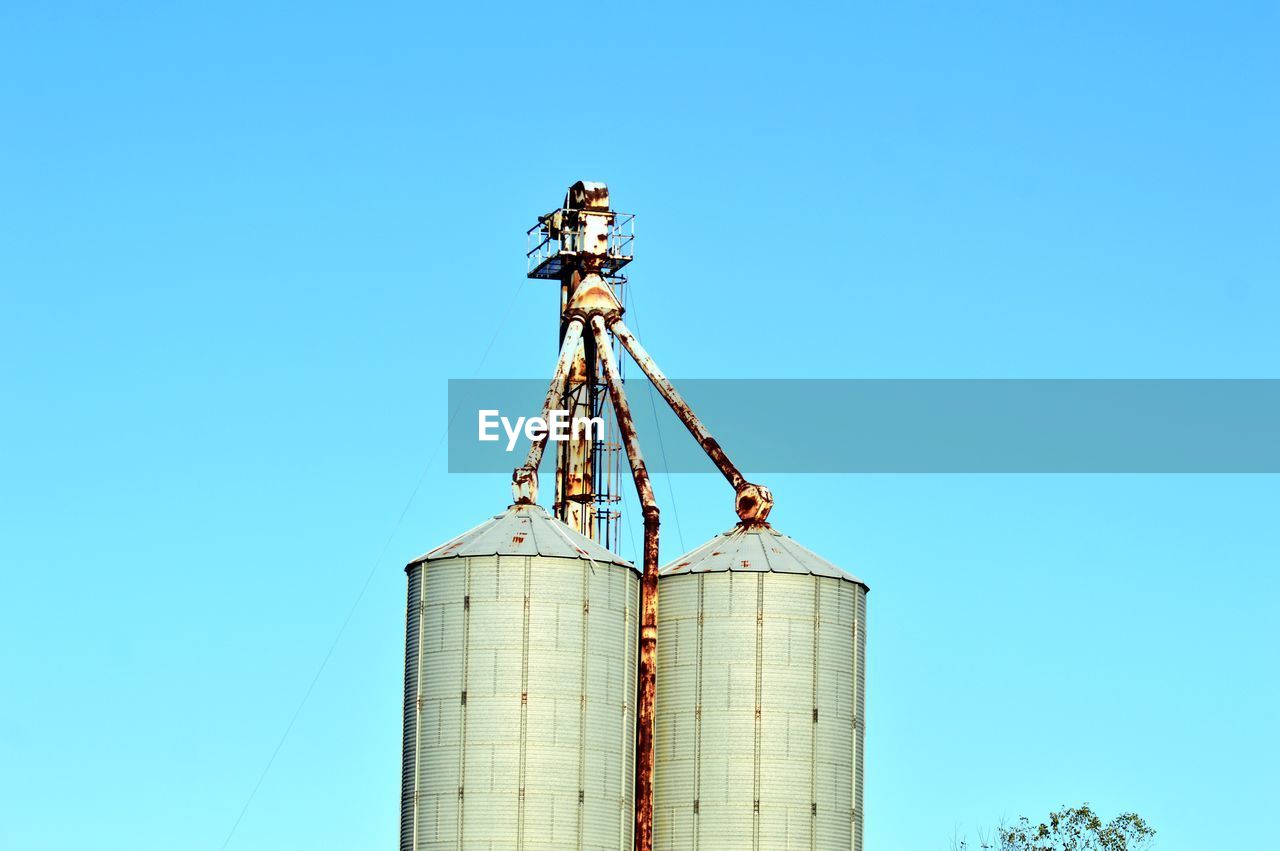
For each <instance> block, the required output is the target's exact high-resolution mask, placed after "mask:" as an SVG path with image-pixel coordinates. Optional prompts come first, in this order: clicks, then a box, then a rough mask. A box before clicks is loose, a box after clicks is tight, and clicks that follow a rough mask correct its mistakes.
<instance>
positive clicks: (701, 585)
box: [692, 573, 707, 851]
mask: <svg viewBox="0 0 1280 851" xmlns="http://www.w3.org/2000/svg"><path fill="white" fill-rule="evenodd" d="M706 582H707V575H706V574H705V573H704V574H702V575H701V576H699V577H698V629H697V636H698V655H697V660H696V662H695V665H696V666H697V670H696V677H695V680H696V682H695V684H694V704H693V836H692V839H693V847H694V849H695V851H696V849H697V848H698V847H699V833H698V830H699V823H700V821H701V817H700V814H699V812H698V810H699V808H700V806H699V802H700V801H701V799H702V671H703V665H702V659H703V656H702V654H703V645H704V637H703V632H702V621H703V618H704V617H705V614H704V613H705V610H706Z"/></svg>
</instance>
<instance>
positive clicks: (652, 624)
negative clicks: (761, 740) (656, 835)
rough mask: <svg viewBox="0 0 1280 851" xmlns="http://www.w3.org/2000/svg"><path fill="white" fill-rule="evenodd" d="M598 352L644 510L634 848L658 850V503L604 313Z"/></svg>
mask: <svg viewBox="0 0 1280 851" xmlns="http://www.w3.org/2000/svg"><path fill="white" fill-rule="evenodd" d="M591 331H592V333H593V334H594V335H595V340H596V351H598V352H599V353H600V365H601V368H602V369H603V371H604V380H605V384H606V385H607V386H608V388H609V398H610V399H612V400H613V411H614V413H615V414H617V417H618V431H619V433H620V434H621V436H622V443H623V445H624V446H625V447H626V450H627V460H628V461H629V462H630V463H631V477H632V478H633V479H634V480H635V483H636V495H637V496H638V497H639V499H640V506H641V510H642V512H643V514H644V572H643V573H642V574H641V579H640V664H639V670H638V672H637V686H636V830H635V851H652V849H653V707H654V696H655V687H656V679H655V675H656V673H657V661H658V503H657V500H655V499H654V497H653V484H652V483H651V482H650V480H649V471H648V469H647V468H646V467H645V465H644V456H643V455H642V454H641V452H640V440H639V438H638V437H637V436H636V428H635V421H634V420H633V419H632V418H631V406H630V404H629V403H628V402H627V396H626V394H625V393H624V392H623V389H622V377H621V376H620V375H619V374H618V364H617V362H616V361H614V359H613V350H612V348H611V347H610V345H609V331H608V329H607V327H606V326H605V320H604V317H603V316H601V315H600V314H596V315H594V316H592V317H591Z"/></svg>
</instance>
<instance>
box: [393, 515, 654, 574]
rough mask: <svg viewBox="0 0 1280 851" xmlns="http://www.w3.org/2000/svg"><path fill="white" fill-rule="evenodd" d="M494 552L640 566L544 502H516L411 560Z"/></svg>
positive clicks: (494, 553)
mask: <svg viewBox="0 0 1280 851" xmlns="http://www.w3.org/2000/svg"><path fill="white" fill-rule="evenodd" d="M494 555H499V556H546V557H548V558H576V559H584V560H586V561H594V562H601V563H605V564H617V565H622V566H623V567H630V568H631V569H632V570H635V569H636V567H635V565H633V564H631V562H629V561H627V560H626V559H624V558H623V557H622V556H620V555H618V554H617V553H615V552H611V551H609V550H607V549H605V548H604V547H602V546H600V545H599V544H597V543H596V542H595V541H593V540H591V539H590V538H588V537H587V536H585V535H582V534H580V533H578V532H575V531H574V530H573V529H571V528H570V527H569V526H567V525H565V524H564V523H562V522H560V521H559V520H557V519H555V518H554V517H552V516H551V515H550V514H548V513H547V510H546V509H545V508H543V507H542V506H540V505H513V506H511V507H510V508H508V509H507V510H506V511H504V512H503V513H502V514H498V515H496V516H494V517H492V518H490V519H489V520H486V521H485V522H483V523H481V524H480V525H479V526H476V527H475V528H474V529H471V530H469V531H467V532H463V533H462V534H461V535H459V536H457V537H456V538H453V539H452V540H449V541H446V542H445V543H443V544H441V545H440V546H438V547H436V548H435V549H433V550H431V551H429V552H427V553H425V554H423V555H421V556H418V557H417V558H415V559H414V560H413V561H411V562H409V564H410V565H414V564H418V563H420V562H424V561H437V560H439V559H445V558H463V557H466V556H494Z"/></svg>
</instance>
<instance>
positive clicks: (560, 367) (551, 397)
mask: <svg viewBox="0 0 1280 851" xmlns="http://www.w3.org/2000/svg"><path fill="white" fill-rule="evenodd" d="M582 332H583V326H582V320H581V319H578V318H575V319H571V320H569V324H568V325H567V326H565V329H564V342H563V343H561V345H560V357H559V358H557V359H556V371H555V374H554V375H552V377H551V386H550V387H549V388H548V389H547V396H546V398H545V399H544V400H543V402H542V420H543V422H546V421H547V419H548V418H549V417H550V416H551V411H552V410H553V408H554V406H555V405H556V404H557V403H558V402H559V400H560V398H561V397H562V396H563V395H564V383H565V380H566V379H567V378H568V376H569V368H570V366H571V365H572V364H573V358H574V356H575V355H576V354H577V351H578V347H579V345H581V343H582ZM549 435H550V432H549V431H548V432H547V433H546V434H544V435H543V436H542V437H541V438H539V439H538V440H535V441H533V443H532V444H531V445H530V446H529V454H528V456H526V457H525V461H524V466H523V467H517V468H516V470H515V472H513V473H512V474H511V496H512V498H514V499H515V501H516V504H518V505H533V504H534V503H536V502H537V501H538V466H539V465H540V464H542V455H543V453H544V452H545V451H546V448H547V439H548V437H549Z"/></svg>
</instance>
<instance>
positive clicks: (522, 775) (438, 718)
mask: <svg viewBox="0 0 1280 851" xmlns="http://www.w3.org/2000/svg"><path fill="white" fill-rule="evenodd" d="M639 587H640V583H639V577H638V575H637V574H636V573H635V571H634V570H632V569H630V568H625V567H621V566H617V565H611V564H600V563H594V564H593V563H592V562H589V561H583V560H576V559H566V558H545V557H538V556H532V557H526V556H487V557H468V558H456V559H448V560H442V561H433V562H429V563H427V566H426V568H425V570H424V568H423V566H422V565H414V566H413V567H412V568H411V571H410V574H409V607H408V615H407V618H406V621H407V624H408V632H409V635H408V636H407V639H406V643H405V651H406V653H405V655H406V666H405V725H404V729H405V744H404V763H405V772H406V774H405V787H404V790H403V793H402V799H403V800H402V818H401V842H400V847H401V849H402V851H437V849H446V848H448V849H458V848H476V849H486V850H488V849H493V851H497V849H600V851H606V849H607V851H629V849H630V848H631V847H632V835H633V818H634V816H633V812H634V806H635V797H634V771H635V769H634V761H633V751H634V747H633V741H634V736H635V694H636V652H637V651H636V634H637V620H636V619H637V616H638V609H639Z"/></svg>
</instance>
